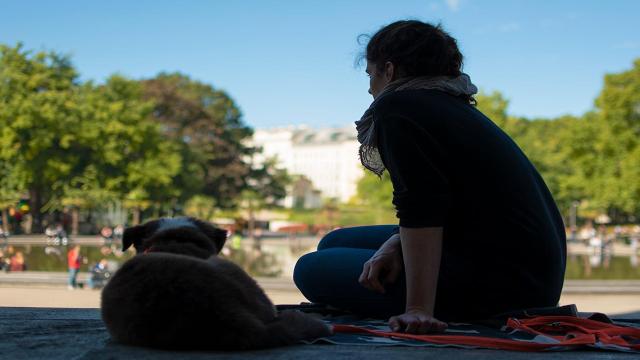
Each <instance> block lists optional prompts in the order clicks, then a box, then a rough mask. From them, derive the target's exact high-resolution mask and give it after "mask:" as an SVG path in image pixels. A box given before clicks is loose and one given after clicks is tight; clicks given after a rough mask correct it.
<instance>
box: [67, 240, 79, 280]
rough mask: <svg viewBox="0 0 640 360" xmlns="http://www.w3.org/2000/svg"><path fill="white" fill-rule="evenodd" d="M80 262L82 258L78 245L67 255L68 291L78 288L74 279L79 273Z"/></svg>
mask: <svg viewBox="0 0 640 360" xmlns="http://www.w3.org/2000/svg"><path fill="white" fill-rule="evenodd" d="M81 261H82V256H80V245H75V246H74V247H72V248H71V250H69V252H68V253H67V262H68V264H69V283H68V289H69V290H73V289H75V288H76V287H77V286H78V283H77V281H76V279H77V277H78V272H80V262H81Z"/></svg>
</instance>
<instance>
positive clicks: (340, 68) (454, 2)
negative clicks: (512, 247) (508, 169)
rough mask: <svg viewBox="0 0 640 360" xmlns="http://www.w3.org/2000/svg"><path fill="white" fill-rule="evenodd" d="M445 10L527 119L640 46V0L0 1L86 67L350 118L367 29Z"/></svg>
mask: <svg viewBox="0 0 640 360" xmlns="http://www.w3.org/2000/svg"><path fill="white" fill-rule="evenodd" d="M406 18H414V19H420V20H424V21H430V22H441V23H442V24H443V26H444V27H445V29H446V30H448V31H449V32H450V33H451V34H452V35H453V36H454V37H456V38H457V39H458V42H459V44H460V46H461V49H462V52H463V54H464V55H465V57H466V61H465V71H466V72H467V73H469V74H470V76H471V78H472V80H473V81H474V82H475V83H476V84H477V85H478V86H479V87H480V88H481V89H484V90H487V91H492V90H499V91H501V92H502V93H503V94H504V95H505V96H506V97H507V98H509V99H510V101H511V105H510V108H509V110H510V112H511V113H512V114H514V115H521V116H527V117H532V118H533V117H555V116H559V115H562V114H575V115H579V114H582V113H584V112H585V111H588V110H589V109H591V108H592V107H593V100H594V99H595V97H596V96H597V94H598V93H599V91H600V89H601V88H602V83H603V76H604V74H605V73H611V72H620V71H624V70H626V69H629V68H630V67H631V66H632V62H633V60H634V59H635V58H638V57H640V26H638V23H639V22H640V1H634V0H628V1H616V0H611V1H605V0H582V1H579V0H575V1H561V0H558V1H543V0H539V1H533V0H530V1H522V0H504V1H498V0H496V1H490V0H483V1H481V0H426V1H412V0H408V1H402V0H394V1H390V0H387V1H376V0H370V1H348V0H343V1H328V0H324V1H320V0H317V1H310V0H291V1H290V0H281V1H275V0H273V1H267V0H262V1H260V0H235V1H214V0H211V1H160V0H155V1H147V0H136V1H86V0H85V1H64V0H59V1H28V0H20V1H7V0H5V1H2V2H1V3H0V43H5V44H9V45H14V44H15V43H17V42H19V41H20V42H23V43H24V44H25V47H26V48H29V49H34V50H41V49H46V50H55V51H58V52H62V53H67V54H69V55H71V57H72V60H73V62H74V64H75V65H76V67H77V68H78V70H79V71H80V73H81V75H82V78H83V79H85V80H88V79H93V80H96V81H98V82H100V81H103V80H104V79H105V78H106V77H107V76H109V75H110V74H113V73H116V72H117V73H121V74H124V75H126V76H129V77H132V78H144V77H151V76H154V75H155V74H157V73H158V72H161V71H169V72H171V71H180V72H183V73H186V74H188V75H190V76H191V77H193V78H195V79H198V80H201V81H204V82H207V83H210V84H212V85H214V86H215V87H217V88H221V89H224V90H225V91H227V92H228V93H229V94H230V95H231V96H232V97H233V98H234V99H235V100H236V102H237V104H238V105H239V107H240V108H241V109H242V111H243V114H244V120H245V121H246V122H247V123H248V124H249V125H250V126H252V127H257V128H265V127H274V126H282V125H290V124H303V123H304V124H308V125H313V126H345V125H349V124H352V122H353V121H355V120H356V119H358V118H359V117H360V115H361V114H362V112H363V111H364V110H365V109H366V107H367V106H368V104H369V103H370V102H371V97H370V95H369V94H367V89H368V79H367V77H366V76H365V74H364V68H355V67H354V59H355V58H356V55H357V54H358V53H359V51H361V46H359V45H358V43H357V41H356V40H357V36H358V35H359V34H362V33H373V32H375V31H376V30H377V29H379V28H380V27H381V26H382V25H385V24H387V23H389V22H392V21H394V20H398V19H406Z"/></svg>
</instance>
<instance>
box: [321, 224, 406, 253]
mask: <svg viewBox="0 0 640 360" xmlns="http://www.w3.org/2000/svg"><path fill="white" fill-rule="evenodd" d="M397 232H398V226H397V225H366V226H353V227H346V228H340V229H335V230H332V231H330V232H329V233H327V234H326V235H325V236H324V237H323V238H322V239H321V240H320V243H319V244H318V250H324V249H329V248H334V247H351V248H356V249H377V248H378V247H380V245H382V243H384V242H385V241H386V240H387V239H388V238H389V237H391V235H392V234H394V233H397Z"/></svg>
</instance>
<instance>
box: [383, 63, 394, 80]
mask: <svg viewBox="0 0 640 360" xmlns="http://www.w3.org/2000/svg"><path fill="white" fill-rule="evenodd" d="M395 75H396V68H395V66H394V65H393V63H392V62H391V61H387V62H386V63H384V78H385V80H387V82H392V81H393V80H395V79H396V78H395Z"/></svg>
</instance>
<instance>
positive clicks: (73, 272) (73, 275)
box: [67, 268, 80, 288]
mask: <svg viewBox="0 0 640 360" xmlns="http://www.w3.org/2000/svg"><path fill="white" fill-rule="evenodd" d="M78 272H80V269H72V268H69V281H68V282H67V284H68V285H69V286H71V287H74V288H75V287H77V286H78V283H77V281H76V279H77V278H78Z"/></svg>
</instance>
